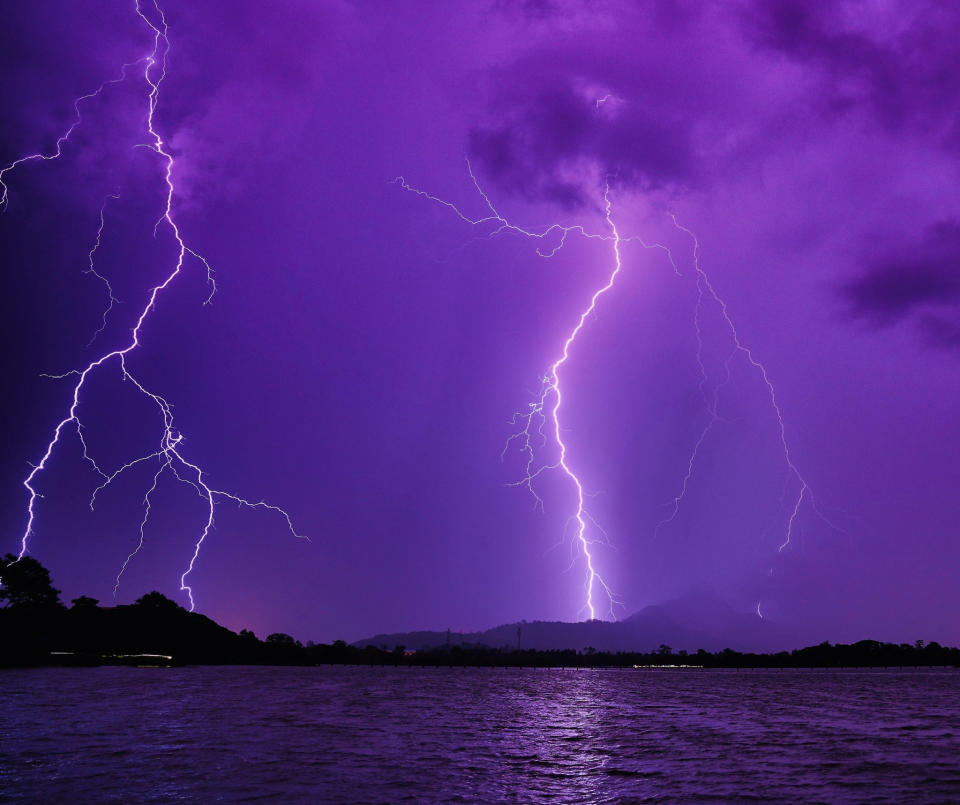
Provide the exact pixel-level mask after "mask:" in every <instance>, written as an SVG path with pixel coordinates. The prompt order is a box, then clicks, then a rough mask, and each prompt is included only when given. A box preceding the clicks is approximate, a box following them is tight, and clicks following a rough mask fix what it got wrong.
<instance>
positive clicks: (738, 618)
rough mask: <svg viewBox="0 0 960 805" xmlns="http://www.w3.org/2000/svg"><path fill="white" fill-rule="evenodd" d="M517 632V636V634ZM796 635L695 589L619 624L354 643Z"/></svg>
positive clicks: (782, 638) (743, 642)
mask: <svg viewBox="0 0 960 805" xmlns="http://www.w3.org/2000/svg"><path fill="white" fill-rule="evenodd" d="M518 632H519V634H518ZM799 641H800V638H799V636H798V635H796V634H793V633H791V632H790V631H789V630H788V629H785V628H783V627H782V626H779V625H778V624H776V623H773V622H772V621H770V620H769V619H763V618H760V617H759V616H758V615H757V614H756V613H755V612H754V613H746V612H738V611H736V610H735V609H733V608H732V607H731V606H730V605H729V604H728V603H727V602H726V601H725V600H723V599H722V598H721V597H720V596H719V595H718V594H717V593H716V591H714V590H713V589H712V588H709V587H698V588H694V589H692V590H690V591H688V592H687V593H685V594H684V595H682V596H680V597H678V598H674V599H671V600H669V601H666V602H663V603H661V604H654V605H651V606H647V607H644V608H643V609H641V610H640V611H639V612H635V613H634V614H632V615H630V616H629V617H627V618H624V619H623V620H620V621H599V620H594V621H581V622H579V623H566V622H563V621H531V622H526V621H522V622H519V623H507V624H503V625H502V626H496V627H494V628H492V629H487V630H486V631H482V632H452V633H448V632H445V631H443V632H439V631H418V632H396V633H391V634H378V635H374V636H372V637H368V638H366V639H364V640H358V641H357V642H356V643H354V645H355V646H358V647H365V646H387V647H389V648H393V647H394V646H405V647H406V648H408V649H415V650H418V651H423V650H426V649H430V648H435V647H439V646H443V645H446V644H447V643H448V642H449V643H450V644H451V645H460V646H489V647H491V648H517V647H518V646H519V647H520V648H524V649H536V650H538V651H547V650H553V649H577V650H583V649H585V648H588V647H592V648H594V649H596V650H597V651H652V650H655V649H657V648H659V647H660V646H661V645H667V646H670V647H671V648H673V649H675V650H680V649H685V650H687V651H691V652H692V651H696V650H697V649H701V648H702V649H705V650H707V651H720V650H722V649H725V648H732V649H734V650H735V651H743V652H751V651H752V652H761V651H781V650H786V649H790V648H795V647H796V646H798V645H799Z"/></svg>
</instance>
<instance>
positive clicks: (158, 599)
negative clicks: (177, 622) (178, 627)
mask: <svg viewBox="0 0 960 805" xmlns="http://www.w3.org/2000/svg"><path fill="white" fill-rule="evenodd" d="M134 606H137V607H143V608H144V609H153V610H159V611H165V612H173V611H174V610H177V609H183V607H181V606H180V605H179V604H178V603H177V602H176V601H171V600H170V599H169V598H167V597H166V596H165V595H164V594H163V593H158V592H157V591H156V590H154V591H153V592H150V593H147V594H146V595H141V596H140V597H139V598H138V599H137V600H136V601H135V602H134Z"/></svg>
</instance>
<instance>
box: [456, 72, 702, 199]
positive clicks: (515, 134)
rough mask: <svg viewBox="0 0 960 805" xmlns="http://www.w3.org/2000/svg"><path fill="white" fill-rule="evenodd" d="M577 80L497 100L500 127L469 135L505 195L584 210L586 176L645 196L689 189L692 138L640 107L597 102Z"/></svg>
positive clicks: (477, 156)
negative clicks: (669, 187)
mask: <svg viewBox="0 0 960 805" xmlns="http://www.w3.org/2000/svg"><path fill="white" fill-rule="evenodd" d="M576 83H577V82H576V81H575V80H574V79H572V78H571V79H569V80H567V81H557V80H554V81H553V82H551V83H548V84H546V85H540V86H538V87H536V88H535V89H533V90H531V91H530V92H529V93H523V94H521V95H519V96H518V95H512V96H510V97H506V98H497V99H496V100H495V101H494V103H493V105H492V110H491V115H490V117H491V118H492V119H493V120H495V121H496V122H490V123H487V124H485V125H480V126H476V127H474V128H473V130H472V131H471V133H470V142H469V148H470V153H471V155H472V156H473V157H474V158H475V159H476V160H478V161H479V162H480V163H481V164H482V165H483V167H484V169H485V170H486V172H487V173H488V174H489V175H490V176H491V177H492V178H493V179H494V180H496V181H497V182H499V183H500V185H501V186H502V187H504V189H507V190H510V191H512V192H518V193H522V194H523V195H525V196H527V197H530V198H547V199H549V200H551V201H554V202H556V203H559V204H562V205H564V206H575V205H579V204H582V203H583V202H584V201H585V199H584V190H583V187H584V185H585V184H587V183H588V182H586V181H585V179H586V178H587V177H586V173H588V172H589V171H595V172H596V173H597V174H599V176H600V177H603V176H611V177H614V181H616V182H619V183H628V184H631V185H634V186H639V187H642V188H645V189H651V188H656V187H660V186H662V185H665V184H671V183H683V184H686V183H689V182H691V181H692V179H693V175H694V156H693V152H692V147H691V144H690V142H689V140H688V137H687V135H686V133H685V131H684V130H683V129H682V128H680V127H679V126H672V125H670V124H669V123H668V122H665V121H664V120H663V119H661V118H659V117H654V115H652V114H649V113H648V112H647V111H646V110H645V109H643V108H641V106H640V105H639V104H638V103H636V102H625V101H620V100H619V99H617V98H615V97H612V96H611V97H610V98H608V99H607V100H606V101H601V98H602V97H603V95H601V94H600V93H599V91H598V92H596V93H593V94H591V93H590V92H589V91H588V90H585V89H581V88H579V87H577V86H576Z"/></svg>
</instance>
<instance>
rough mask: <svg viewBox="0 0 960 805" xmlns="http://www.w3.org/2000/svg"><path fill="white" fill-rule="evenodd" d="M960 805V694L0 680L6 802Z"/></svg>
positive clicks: (898, 683) (795, 680) (937, 686)
mask: <svg viewBox="0 0 960 805" xmlns="http://www.w3.org/2000/svg"><path fill="white" fill-rule="evenodd" d="M744 799H750V800H753V801H759V802H890V803H904V802H911V803H934V802H960V672H958V671H955V670H931V671H880V670H874V671H850V670H846V671H845V670H839V671H815V670H814V671H794V670H791V671H739V672H737V671H729V670H722V671H720V670H711V671H707V670H695V669H675V670H557V669H538V670H518V669H469V668H468V669H464V668H451V669H431V668H376V667H374V668H369V667H360V668H357V667H329V666H328V667H319V668H288V667H283V668H263V667H197V668H116V667H114V668H85V669H84V668H76V669H69V668H49V669H33V670H7V671H0V800H3V801H13V802H45V803H48V802H54V803H55V802H71V803H73V802H123V803H130V802H171V801H178V800H179V801H199V802H243V801H257V802H397V801H404V800H407V801H417V802H477V801H490V802H502V801H506V802H525V803H537V802H545V803H546V802H550V803H555V802H647V801H651V802H686V801H691V800H697V801H702V802H718V801H729V800H744Z"/></svg>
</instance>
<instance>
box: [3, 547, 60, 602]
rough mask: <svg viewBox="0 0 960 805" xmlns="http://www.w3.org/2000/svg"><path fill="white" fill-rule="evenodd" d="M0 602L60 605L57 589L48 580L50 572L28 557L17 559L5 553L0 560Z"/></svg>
mask: <svg viewBox="0 0 960 805" xmlns="http://www.w3.org/2000/svg"><path fill="white" fill-rule="evenodd" d="M0 584H2V585H3V586H2V588H0V601H3V602H4V603H3V606H4V607H10V608H11V609H14V608H23V609H26V608H35V609H44V608H56V607H62V606H63V605H62V604H61V603H60V591H59V590H58V589H56V588H55V587H54V586H53V584H52V583H51V581H50V571H49V570H47V569H46V568H45V567H44V566H43V565H41V564H40V563H39V562H38V561H37V560H36V559H34V558H33V557H31V556H24V557H23V558H22V559H18V558H17V557H16V556H14V555H13V554H12V553H8V554H7V555H6V556H4V557H3V559H2V560H0Z"/></svg>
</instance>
